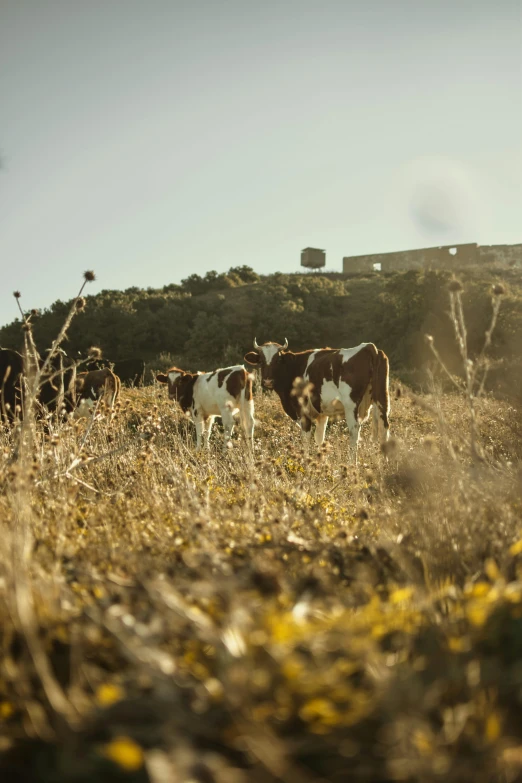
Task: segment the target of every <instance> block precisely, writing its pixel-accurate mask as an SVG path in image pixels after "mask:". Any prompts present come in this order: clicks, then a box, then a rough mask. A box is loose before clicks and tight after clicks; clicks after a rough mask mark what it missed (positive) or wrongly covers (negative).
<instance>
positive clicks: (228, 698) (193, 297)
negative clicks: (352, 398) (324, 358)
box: [0, 270, 522, 783]
mask: <svg viewBox="0 0 522 783" xmlns="http://www.w3.org/2000/svg"><path fill="white" fill-rule="evenodd" d="M242 273H243V275H244V276H245V277H246V276H247V274H250V272H247V270H243V271H242ZM216 277H217V276H216ZM494 280H495V277H494V274H493V272H491V271H490V272H488V271H487V270H482V271H481V275H478V274H475V275H474V276H473V279H467V280H466V279H465V278H463V286H464V288H463V289H461V284H460V283H457V282H456V281H454V280H451V281H449V284H448V280H447V279H446V278H445V277H444V276H441V275H438V274H436V275H433V274H426V275H416V274H411V273H408V274H404V275H395V276H392V277H386V276H375V277H371V278H368V277H366V278H364V277H357V278H350V279H348V278H340V277H336V276H333V275H332V276H310V277H307V276H303V275H295V276H285V277H283V276H272V277H269V278H263V279H259V280H256V279H251V280H241V281H240V282H237V280H236V281H235V285H229V283H226V281H223V280H222V279H221V280H220V281H217V280H216V279H209V280H207V281H201V279H197V280H195V279H194V278H192V279H190V280H189V281H185V283H184V284H183V286H176V287H168V288H167V289H165V291H163V292H141V291H139V290H134V291H132V292H123V293H117V292H104V293H102V294H100V295H99V296H98V297H91V298H90V299H89V300H88V302H87V308H86V310H85V312H84V311H83V309H82V308H81V309H80V310H79V311H78V310H77V306H76V304H74V305H73V308H72V310H71V312H72V314H73V315H74V313H76V315H75V316H74V320H73V321H72V326H71V327H70V330H69V332H70V340H69V343H70V344H72V340H73V336H74V334H75V333H76V332H75V331H74V330H75V329H76V326H77V324H80V328H79V331H78V334H81V335H83V332H85V331H87V328H88V327H89V328H90V326H89V324H90V325H91V326H92V328H93V329H94V325H95V322H96V318H95V317H94V316H95V314H96V312H98V319H99V320H101V315H102V314H103V313H105V315H106V322H105V323H106V329H107V335H106V337H107V340H108V341H109V340H112V339H113V331H114V329H119V330H120V333H119V337H120V339H121V340H124V339H126V335H125V332H124V331H123V327H122V326H121V324H120V325H119V326H118V325H117V324H118V318H119V315H121V313H123V312H127V313H128V314H129V317H128V321H126V323H127V324H128V326H129V328H130V327H131V326H132V328H133V329H135V331H134V335H135V336H136V339H138V337H139V330H138V329H137V326H136V323H138V324H139V322H140V317H141V325H142V328H144V325H145V323H146V322H147V319H148V318H149V316H150V314H151V313H153V312H154V311H153V309H152V308H146V307H144V303H145V302H147V301H156V303H157V302H158V301H160V300H164V304H163V305H162V306H161V307H159V309H157V310H156V312H160V313H161V311H162V310H171V312H172V313H174V312H175V311H176V302H179V303H181V304H182V305H183V306H185V307H186V311H185V312H186V315H187V319H188V318H189V317H190V318H192V319H193V322H192V328H193V333H192V334H190V333H188V335H187V336H186V340H185V342H184V343H183V344H182V345H181V346H180V347H179V352H178V354H177V356H179V357H180V359H181V360H183V359H185V360H186V362H187V364H188V365H189V366H192V367H194V366H198V365H199V363H200V362H201V363H203V362H204V361H205V362H206V361H209V362H210V360H211V359H208V356H209V355H210V356H211V351H212V350H214V351H216V352H217V351H219V350H222V351H223V352H224V353H226V350H230V352H232V351H236V352H237V353H238V354H239V356H241V352H242V351H243V350H244V349H245V348H248V347H249V342H250V337H248V339H247V337H246V336H245V338H244V340H245V342H244V343H243V336H242V335H243V334H244V332H246V331H247V330H248V329H253V328H255V329H256V334H257V336H258V337H259V339H263V338H264V337H269V336H276V335H273V331H277V332H278V334H277V336H278V337H279V331H281V332H282V335H281V337H282V336H283V335H286V336H288V338H289V340H290V341H291V344H292V343H293V342H295V343H296V346H295V347H300V345H302V344H303V343H304V342H305V341H308V340H309V341H310V342H312V343H313V344H318V343H322V342H333V340H332V339H331V337H332V336H333V337H335V338H338V339H336V340H335V342H338V341H339V342H345V343H351V344H353V343H355V342H358V341H360V339H361V337H360V335H357V332H361V331H364V332H365V337H367V338H373V339H375V341H376V342H378V343H379V344H381V345H385V346H386V350H387V351H388V352H389V354H390V357H391V359H392V366H393V368H394V372H395V373H396V374H397V375H401V374H402V377H407V375H408V374H410V375H413V374H414V372H415V371H417V365H416V362H419V363H420V362H421V361H424V360H425V359H426V357H427V356H428V355H429V354H427V353H425V352H426V351H427V350H428V343H427V342H426V341H425V339H424V337H423V334H424V330H429V331H430V332H431V333H432V334H435V335H436V345H438V346H439V347H440V350H441V352H442V353H443V354H444V358H445V360H446V361H447V362H448V366H451V367H453V366H456V364H455V365H453V364H450V360H451V362H453V360H454V357H455V349H454V348H453V347H452V342H451V340H450V335H451V328H450V327H452V323H451V321H450V320H449V319H448V317H447V315H446V310H447V309H448V308H449V307H452V308H453V314H454V319H455V322H459V323H460V324H461V327H462V328H464V324H463V321H462V319H461V311H460V308H461V301H462V297H463V296H464V297H465V299H466V312H467V318H468V321H467V327H468V331H469V337H470V344H471V345H473V351H474V352H475V353H476V352H477V351H479V350H480V348H481V345H482V342H483V340H484V331H485V330H486V329H487V328H488V326H489V324H490V323H491V312H492V307H493V308H494V311H493V312H494V313H497V312H499V313H500V316H499V323H498V334H497V332H496V331H495V332H494V336H495V339H494V341H493V345H492V351H493V353H495V354H496V356H497V357H498V358H497V360H496V361H497V362H500V364H499V365H498V367H497V366H494V368H493V369H494V371H495V372H497V378H498V377H499V376H498V369H499V368H500V369H502V368H504V373H505V375H504V377H505V378H507V379H511V378H512V377H513V369H514V368H515V367H516V366H517V359H518V357H517V350H518V345H517V344H516V339H517V334H518V332H517V330H518V329H519V326H518V324H519V320H518V319H519V318H520V290H519V281H518V279H517V278H516V276H515V275H514V274H513V275H511V276H510V277H509V279H508V280H506V279H505V280H504V281H503V285H502V286H500V285H499V284H498V283H497V284H496V287H495V290H494V291H491V284H492V282H493V281H494ZM229 282H230V281H229ZM225 283H226V286H227V287H226V288H224V287H221V288H220V289H214V288H213V286H214V285H216V284H219V285H220V286H223V285H225ZM189 286H191V287H192V288H193V290H192V291H190V290H189ZM508 289H509V292H506V291H507V290H508ZM217 302H219V303H220V307H221V308H222V309H221V310H216V312H214V313H211V312H210V309H211V308H212V307H216V303H217ZM111 303H112V304H111ZM81 304H83V303H81ZM64 307H65V306H64V305H63V304H60V305H55V307H54V308H52V309H51V312H50V313H47V314H45V313H44V314H43V315H42V317H41V319H40V321H39V323H38V326H39V327H40V340H42V339H44V337H45V339H48V338H47V337H46V336H45V335H44V332H43V327H44V326H45V319H46V318H48V319H51V318H52V317H55V315H54V313H53V310H58V309H60V308H61V309H64ZM179 312H181V310H180V311H179ZM219 313H221V315H219ZM73 315H71V317H73ZM201 315H203V317H202V318H199V321H198V317H199V316H201ZM211 316H213V318H214V320H213V321H212V322H211V323H212V324H213V327H212V328H211V327H210V326H208V325H207V320H210V318H211ZM459 319H460V321H459ZM198 324H199V331H197V329H196V327H197V325H198ZM59 325H60V326H61V325H62V323H60V324H59ZM167 326H168V324H167ZM182 326H183V323H182V320H181V317H180V320H179V329H180V330H181V328H182ZM73 327H74V328H73ZM220 327H222V331H221V333H220V335H221V337H220V340H221V342H219V341H216V343H215V344H214V347H213V348H212V345H210V347H209V344H208V343H207V342H205V341H206V340H209V341H210V340H211V339H212V337H213V336H214V334H213V330H214V331H216V330H217V329H218V328H220ZM19 328H20V326H19V324H15V325H14V326H12V327H11V329H13V335H17V334H18V330H19ZM35 329H36V327H35ZM258 329H261V330H262V331H258ZM82 330H83V331H82ZM321 330H323V331H321ZM328 330H330V331H328ZM401 330H402V331H401ZM236 332H237V334H239V335H241V336H240V337H239V339H237V335H236ZM367 332H371V333H370V334H368V335H367V334H366V333H367ZM24 334H25V337H26V339H27V341H28V345H30V344H31V335H32V331H31V326H30V324H26V328H25V331H24ZM99 334H100V336H104V333H102V332H100V333H99ZM165 334H167V333H165ZM53 336H54V335H49V339H50V338H51V337H53ZM169 339H173V338H172V335H171V337H170V338H169ZM444 339H446V340H447V342H446V343H444ZM97 342H101V340H97ZM428 342H429V341H428ZM463 343H464V341H463ZM121 344H122V345H123V343H121ZM104 345H105V347H106V350H108V349H110V346H111V343H110V342H107V343H106V344H104ZM140 345H144V343H140ZM167 347H170V348H174V347H175V343H168V344H167ZM156 350H158V348H157V347H156ZM182 351H183V352H185V353H182ZM198 352H199V353H198ZM423 352H424V353H423ZM487 353H489V351H488V352H487ZM149 356H150V358H151V361H158V362H163V361H166V360H167V358H168V357H166V356H163V357H161V356H160V357H158V356H156V358H154V355H153V354H152V353H151V354H149ZM195 357H196V358H195ZM197 357H200V358H197ZM205 357H207V358H206V359H205ZM506 357H507V358H506ZM211 358H212V356H211ZM223 358H224V357H223ZM234 358H236V357H234ZM464 358H466V355H465V351H464ZM470 367H471V368H472V369H470ZM483 367H484V356H483V355H482V356H481V357H480V359H479V361H476V362H474V363H471V364H470V363H468V362H465V361H464V362H463V363H462V368H463V370H465V369H466V368H467V375H468V378H469V377H471V379H472V382H470V383H469V384H468V387H467V391H465V392H460V391H455V390H454V389H452V392H451V393H444V392H443V391H442V390H441V388H440V387H439V385H438V384H437V383H435V384H432V386H431V391H430V392H429V393H422V392H420V393H416V392H414V391H413V390H412V388H411V386H408V384H406V383H401V384H400V385H399V384H397V383H395V382H394V383H393V384H392V392H393V393H392V399H391V415H390V421H391V433H392V438H391V440H389V441H387V442H386V443H385V444H382V445H381V446H379V445H378V444H376V443H375V442H374V441H373V440H372V438H371V426H370V425H369V424H364V425H363V427H362V436H361V445H360V450H359V462H358V464H357V465H355V464H354V462H353V461H352V460H351V458H350V454H349V450H348V439H347V432H346V424H345V422H344V421H335V420H331V421H330V424H329V427H328V432H327V439H326V442H325V443H324V444H323V446H321V447H320V448H317V447H316V446H315V445H313V444H311V445H310V446H309V447H307V446H306V444H305V443H304V442H303V441H302V440H301V438H300V435H299V431H298V428H297V427H296V424H295V423H294V422H293V421H292V420H291V419H290V418H289V417H288V416H286V415H285V414H284V413H283V410H282V408H281V404H280V402H279V400H278V399H277V397H276V396H275V395H274V394H273V393H272V394H270V393H264V392H263V391H262V390H261V389H260V388H259V387H257V389H256V391H255V394H254V402H255V408H256V410H255V419H256V430H255V438H254V447H253V453H252V451H251V450H250V449H249V448H248V447H247V446H246V445H245V443H244V442H243V441H242V439H241V437H240V434H239V433H237V434H236V437H235V438H234V439H233V440H232V441H231V444H230V445H231V448H227V449H225V450H224V451H223V449H222V445H221V442H220V441H221V438H222V433H220V431H219V427H215V429H214V432H213V434H212V438H211V441H210V447H209V449H208V450H205V451H203V452H199V453H196V452H195V451H194V426H193V424H192V422H190V421H188V420H187V419H186V418H185V416H184V415H183V414H182V412H181V411H180V409H179V407H178V406H177V405H175V404H174V403H173V402H172V401H170V400H169V399H168V395H167V393H166V391H165V390H164V389H163V388H160V385H159V384H151V385H148V386H145V387H143V388H139V389H126V388H124V389H122V395H121V399H120V400H119V401H118V403H117V404H116V407H115V408H114V409H113V410H108V409H107V408H105V406H104V405H103V403H101V404H98V405H97V406H96V408H95V409H94V412H93V415H92V416H89V417H88V418H78V419H76V418H75V417H74V416H70V417H69V416H61V415H60V414H54V415H53V414H48V415H43V416H42V415H41V413H42V412H41V411H40V409H39V408H38V407H37V408H35V411H36V413H35V415H34V416H31V413H30V411H31V404H30V400H29V403H28V404H27V405H26V406H25V409H24V419H23V421H21V422H19V423H16V424H15V426H12V427H8V426H5V427H1V428H0V523H1V526H2V536H3V547H2V548H1V549H0V621H1V629H2V630H1V632H0V644H1V650H0V780H2V781H4V780H5V781H15V780H16V781H28V782H29V781H30V783H65V781H69V783H88V782H89V781H92V780H96V781H100V783H117V781H124V780H125V781H129V783H130V782H131V781H133V783H173V782H174V781H195V783H276V781H279V783H301V781H302V783H319V781H322V782H323V783H342V781H345V780H347V779H349V780H353V781H356V783H359V782H360V783H390V781H392V780H402V781H405V783H417V782H418V781H426V783H435V781H440V780H444V781H447V783H505V781H515V780H518V779H520V775H521V772H522V753H521V748H522V728H521V726H520V721H519V719H518V717H519V714H520V701H521V696H520V694H521V688H522V673H521V667H520V657H521V655H522V611H521V606H522V540H521V532H520V511H521V508H522V505H521V491H520V490H521V475H522V473H521V470H520V466H521V458H522V424H521V420H520V414H519V409H517V407H516V406H514V405H512V404H511V403H510V402H508V401H505V400H502V399H497V398H496V397H495V396H494V395H489V394H487V395H482V394H479V393H478V392H479V389H480V386H481V372H478V375H477V374H476V373H475V368H479V370H480V369H482V368H483ZM432 369H433V366H432ZM417 372H419V373H420V371H417ZM441 373H442V374H441V375H440V376H439V377H444V371H443V370H442V369H441ZM470 374H471V375H470ZM448 375H450V376H451V373H449V371H448V373H446V377H447V376H448ZM419 377H421V376H420V375H419ZM419 385H421V384H419ZM513 388H514V387H513ZM30 393H31V392H30V387H29V389H28V392H27V394H28V395H30Z"/></svg>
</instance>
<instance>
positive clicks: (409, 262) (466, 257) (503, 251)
mask: <svg viewBox="0 0 522 783" xmlns="http://www.w3.org/2000/svg"><path fill="white" fill-rule="evenodd" d="M493 263H498V264H501V265H502V266H507V265H510V264H511V265H513V264H516V265H520V266H522V244H521V245H477V244H476V242H471V243H469V244H465V245H444V246H441V247H424V248H421V249H419V250H404V251H400V252H396V253H374V254H372V255H366V256H348V257H345V258H343V272H344V273H345V274H349V273H351V272H373V271H378V272H398V271H403V270H407V269H460V268H462V267H466V266H473V265H475V264H493Z"/></svg>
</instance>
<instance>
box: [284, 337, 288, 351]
mask: <svg viewBox="0 0 522 783" xmlns="http://www.w3.org/2000/svg"><path fill="white" fill-rule="evenodd" d="M287 348H288V340H287V339H286V337H285V344H284V345H283V351H286V349H287Z"/></svg>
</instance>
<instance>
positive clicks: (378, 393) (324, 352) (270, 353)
mask: <svg viewBox="0 0 522 783" xmlns="http://www.w3.org/2000/svg"><path fill="white" fill-rule="evenodd" d="M254 348H255V351H250V352H249V353H247V355H246V356H245V361H246V362H248V363H249V364H252V365H255V366H256V367H258V368H260V370H261V377H262V382H263V386H264V387H265V388H267V389H273V390H274V391H275V392H277V394H278V395H279V398H280V400H281V403H282V405H283V408H284V410H285V412H286V413H287V414H288V415H289V416H290V417H291V418H292V419H294V420H295V421H300V423H301V428H302V431H303V433H304V434H305V435H306V436H307V437H308V438H309V437H310V432H311V429H312V422H315V442H316V443H317V444H318V445H320V444H321V443H323V441H324V434H325V430H326V425H327V423H328V417H329V416H338V415H341V416H344V417H345V418H346V423H347V425H348V431H349V433H350V447H351V449H352V450H353V453H354V456H355V461H356V462H357V446H358V443H359V431H360V428H361V424H362V423H363V422H364V421H366V419H367V418H368V415H369V413H370V408H371V407H372V406H373V424H374V435H375V436H376V437H380V440H381V442H384V441H386V440H387V439H388V432H389V423H388V415H389V412H390V401H389V393H388V372H389V371H388V358H387V356H386V355H385V354H384V353H383V352H382V351H380V350H378V349H377V348H376V347H375V345H374V344H373V343H361V345H358V346H357V347H356V348H318V349H312V350H309V351H301V352H300V353H292V351H288V350H287V348H288V340H285V344H284V345H279V343H264V344H263V345H258V344H257V341H256V340H254ZM299 385H301V388H300V389H299V388H298V387H299Z"/></svg>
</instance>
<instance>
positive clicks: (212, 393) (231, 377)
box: [156, 364, 254, 449]
mask: <svg viewBox="0 0 522 783" xmlns="http://www.w3.org/2000/svg"><path fill="white" fill-rule="evenodd" d="M156 380H157V381H159V382H160V383H166V384H168V389H169V397H170V399H171V400H177V401H178V403H179V405H180V407H181V409H182V410H183V412H184V413H187V414H189V415H190V416H191V418H192V421H193V422H194V423H195V425H196V438H197V449H200V448H201V446H202V445H203V443H204V445H205V446H208V441H209V438H210V432H211V430H212V425H213V424H214V419H215V417H216V416H221V420H222V422H223V427H224V430H225V443H224V446H225V449H226V448H227V444H228V442H229V441H230V438H231V437H232V431H233V429H234V414H235V413H237V412H238V411H239V418H240V422H241V426H242V428H243V432H244V435H245V438H246V441H247V443H249V444H250V447H252V446H253V443H254V400H253V397H252V376H251V375H250V373H249V372H247V370H245V368H244V367H243V365H242V364H238V365H235V366H234V367H224V368H223V369H220V370H214V371H213V372H196V373H191V372H184V371H183V370H180V369H179V368H178V367H171V368H170V370H167V373H166V374H163V373H161V374H159V375H157V376H156Z"/></svg>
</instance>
